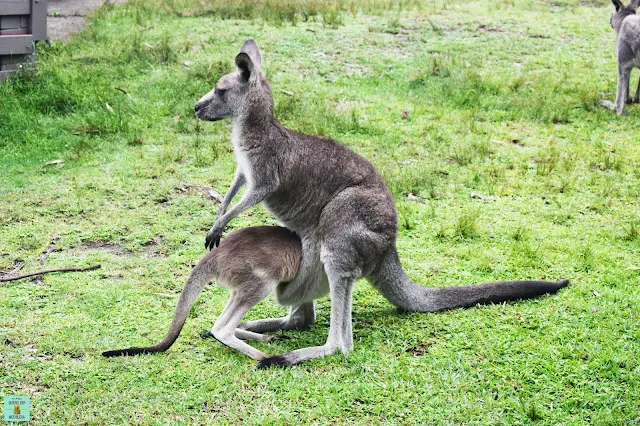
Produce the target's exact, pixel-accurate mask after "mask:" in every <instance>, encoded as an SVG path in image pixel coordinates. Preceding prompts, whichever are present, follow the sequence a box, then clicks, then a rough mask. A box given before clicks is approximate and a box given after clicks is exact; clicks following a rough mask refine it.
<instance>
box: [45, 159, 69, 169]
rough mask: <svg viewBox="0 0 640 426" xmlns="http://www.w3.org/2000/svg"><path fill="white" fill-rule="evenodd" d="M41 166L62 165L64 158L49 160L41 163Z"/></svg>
mask: <svg viewBox="0 0 640 426" xmlns="http://www.w3.org/2000/svg"><path fill="white" fill-rule="evenodd" d="M43 166H57V167H64V160H51V161H47V162H46V163H44V164H43Z"/></svg>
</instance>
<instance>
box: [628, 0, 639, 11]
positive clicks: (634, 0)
mask: <svg viewBox="0 0 640 426" xmlns="http://www.w3.org/2000/svg"><path fill="white" fill-rule="evenodd" d="M638 5H640V0H632V2H631V4H630V5H629V6H631V7H632V8H633V9H635V10H638Z"/></svg>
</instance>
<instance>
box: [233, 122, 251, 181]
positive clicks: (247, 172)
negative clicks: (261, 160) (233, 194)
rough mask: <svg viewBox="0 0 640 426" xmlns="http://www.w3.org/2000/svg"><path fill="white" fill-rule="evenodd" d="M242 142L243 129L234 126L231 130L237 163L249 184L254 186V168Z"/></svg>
mask: <svg viewBox="0 0 640 426" xmlns="http://www.w3.org/2000/svg"><path fill="white" fill-rule="evenodd" d="M241 142H242V141H241V129H240V128H239V127H235V126H234V127H233V130H232V131H231V143H232V145H233V152H234V154H235V156H236V163H238V168H240V171H241V172H242V174H243V175H244V177H245V179H246V181H247V186H249V187H252V186H254V180H253V179H254V178H253V168H252V167H251V162H250V161H249V156H248V155H247V152H246V151H245V150H244V149H243V148H242V143H241Z"/></svg>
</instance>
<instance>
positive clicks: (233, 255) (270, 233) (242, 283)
mask: <svg viewBox="0 0 640 426" xmlns="http://www.w3.org/2000/svg"><path fill="white" fill-rule="evenodd" d="M300 257H301V247H300V240H299V238H298V237H297V236H296V235H295V234H294V233H293V232H291V231H289V230H287V229H286V228H282V227H279V226H257V227H250V228H245V229H241V230H238V231H235V232H233V233H231V234H230V235H229V236H228V237H227V238H225V239H224V241H223V242H222V244H220V247H218V248H216V249H215V250H213V251H211V252H209V253H207V254H206V255H205V256H203V258H202V259H201V260H200V261H199V262H198V264H197V265H196V266H195V267H194V268H193V270H192V271H191V274H190V275H189V278H188V279H187V283H186V284H185V286H184V290H183V291H182V294H181V295H180V299H179V300H178V305H177V306H176V312H175V315H174V317H173V322H172V323H171V327H170V328H169V331H168V332H167V335H166V336H165V338H164V339H163V340H162V341H161V342H160V343H158V344H156V345H153V346H148V347H143V348H128V349H119V350H114V351H106V352H103V353H102V355H104V356H106V357H114V356H122V355H135V354H142V353H153V352H163V351H166V350H167V349H169V348H170V347H171V345H173V343H174V342H175V341H176V339H177V338H178V335H179V334H180V331H181V330H182V326H183V325H184V323H185V321H186V319H187V316H188V315H189V311H190V310H191V306H192V305H193V303H194V302H195V301H196V299H197V298H198V295H199V294H200V292H201V291H202V289H203V288H204V286H205V285H206V284H207V283H208V282H209V281H211V279H212V278H213V279H215V280H217V281H218V284H219V285H220V286H221V287H227V288H229V289H230V290H231V295H230V297H229V301H228V302H227V306H226V307H225V308H224V311H223V312H222V314H221V315H220V318H218V320H217V321H216V323H215V325H214V326H213V328H212V329H211V332H210V333H208V335H211V336H213V337H215V338H216V339H217V340H218V341H220V342H221V343H223V344H225V345H227V346H229V347H231V348H234V349H237V350H239V351H240V352H242V353H243V354H245V355H248V356H250V357H251V358H253V359H255V360H261V359H265V358H266V357H267V355H266V354H264V353H263V352H261V351H259V350H257V349H255V348H253V347H251V346H249V345H248V344H247V343H245V342H243V341H242V340H240V339H243V340H260V341H265V340H270V339H271V338H272V336H265V335H262V334H259V333H257V332H256V331H250V330H245V329H242V328H239V326H240V321H241V320H242V317H243V316H244V315H245V314H246V313H247V311H248V310H249V309H251V308H252V307H253V306H254V305H256V304H257V303H258V302H260V301H261V300H262V299H264V298H265V297H267V295H268V294H269V293H271V292H272V291H273V289H274V288H275V287H276V285H277V284H278V283H281V282H287V281H290V280H291V279H293V277H294V276H295V275H296V273H297V271H298V266H299V264H300ZM304 327H305V324H302V323H300V322H296V321H295V320H293V321H291V320H285V321H282V322H281V323H280V324H278V327H277V328H278V329H298V328H304Z"/></svg>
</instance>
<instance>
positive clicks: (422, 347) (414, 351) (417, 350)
mask: <svg viewBox="0 0 640 426" xmlns="http://www.w3.org/2000/svg"><path fill="white" fill-rule="evenodd" d="M434 343H435V342H433V341H426V342H423V343H418V344H417V345H415V346H412V347H410V348H407V349H405V352H407V353H410V354H411V355H413V356H422V355H426V354H427V353H428V352H429V348H430V347H431V346H433V345H434Z"/></svg>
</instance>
